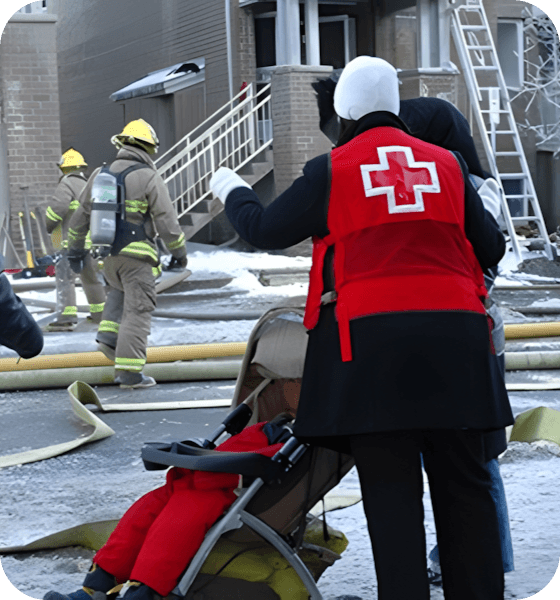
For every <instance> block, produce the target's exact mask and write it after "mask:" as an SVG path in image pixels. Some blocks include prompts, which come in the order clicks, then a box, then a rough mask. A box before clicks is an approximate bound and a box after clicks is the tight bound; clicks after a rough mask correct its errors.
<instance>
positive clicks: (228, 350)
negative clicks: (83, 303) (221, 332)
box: [0, 342, 247, 372]
mask: <svg viewBox="0 0 560 600" xmlns="http://www.w3.org/2000/svg"><path fill="white" fill-rule="evenodd" d="M246 349H247V342H229V343H222V344H193V345H191V346H157V347H155V348H148V351H147V357H148V363H171V362H175V361H177V360H198V359H201V358H220V357H225V356H240V355H243V354H245V350H246ZM112 365H113V363H112V362H111V361H110V360H109V359H108V358H106V357H105V355H103V354H102V353H101V352H76V353H73V354H50V355H45V356H36V357H35V358H30V359H29V360H20V361H19V363H18V362H17V359H16V358H1V359H0V372H7V371H36V370H39V371H40V370H43V369H68V368H80V367H106V366H112Z"/></svg>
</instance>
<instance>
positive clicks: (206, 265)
mask: <svg viewBox="0 0 560 600" xmlns="http://www.w3.org/2000/svg"><path fill="white" fill-rule="evenodd" d="M305 266H309V259H308V258H300V257H295V258H293V257H292V258H289V257H284V256H279V255H268V254H262V253H254V254H251V253H239V252H233V251H224V250H219V251H214V252H207V251H204V250H203V249H202V250H199V251H196V252H191V253H190V254H189V268H190V269H191V270H192V271H193V276H192V278H191V279H192V280H199V279H210V278H215V279H218V278H220V277H222V278H226V277H227V278H231V279H232V281H231V282H230V283H228V284H227V285H224V286H222V287H220V288H219V291H220V294H216V293H215V292H216V290H211V289H209V290H197V291H196V292H194V291H193V292H184V293H181V294H169V295H166V298H168V299H169V298H170V297H173V298H174V300H175V301H176V303H177V305H178V306H179V305H180V306H182V307H183V308H185V307H186V306H188V309H186V310H191V311H192V312H200V311H202V310H206V311H208V312H215V311H218V310H221V311H224V312H226V311H232V310H242V309H243V310H248V309H252V308H254V309H259V310H261V309H262V310H264V309H266V308H269V307H270V306H273V305H275V304H278V303H282V302H284V303H285V302H287V301H288V302H289V301H294V300H295V299H299V298H300V297H302V296H304V295H305V293H306V286H305V285H303V284H301V283H294V284H291V285H284V286H277V287H263V286H262V285H261V284H260V283H259V281H258V278H257V277H256V275H255V274H254V271H255V270H258V269H260V268H284V267H291V268H301V267H305ZM530 279H531V277H527V276H525V275H520V276H519V277H517V274H515V273H509V274H507V283H508V284H511V283H512V282H513V283H515V282H517V283H518V284H519V285H520V286H521V285H526V284H528V283H529V280H530ZM535 279H536V278H534V279H533V280H535ZM544 281H547V280H545V279H542V278H541V279H540V280H539V283H540V282H544ZM548 281H549V280H548ZM524 293H526V292H525V290H524ZM80 294H81V291H80ZM21 296H22V297H24V296H27V297H35V298H42V299H48V300H54V290H53V291H46V292H27V293H25V294H21ZM531 298H532V297H531ZM167 301H168V300H166V302H167ZM78 302H79V303H85V299H84V298H79V299H78ZM504 302H505V301H504ZM531 302H535V303H541V304H542V303H543V302H548V304H549V305H554V304H555V302H558V295H556V298H555V297H550V294H549V295H548V296H547V295H546V294H544V293H543V294H542V295H535V296H534V298H533V299H532V300H531ZM507 303H508V302H505V304H507ZM524 303H525V300H524ZM522 320H523V319H522ZM531 320H533V319H532V318H531ZM540 320H542V319H540ZM254 323H255V321H254V320H241V321H228V322H225V321H192V320H189V321H185V320H172V319H154V322H153V331H152V335H151V336H150V340H149V344H150V345H154V346H159V345H172V344H184V343H207V342H226V341H244V340H246V339H247V337H248V335H249V333H250V331H251V329H252V327H253V326H254ZM541 342H542V341H541ZM551 343H552V344H553V343H554V342H551ZM556 343H557V342H556ZM88 350H95V344H94V341H93V334H92V333H91V332H82V333H75V332H73V333H56V334H48V335H47V336H46V346H45V350H44V353H46V354H48V353H56V352H59V353H60V352H74V351H88ZM0 356H13V353H11V352H10V351H9V350H7V349H0ZM536 377H538V380H539V381H542V380H550V379H558V378H560V370H552V371H539V372H538V373H529V372H519V373H508V379H509V380H511V381H513V380H520V379H529V380H530V379H535V378H536ZM233 384H234V382H233V381H223V382H183V383H176V384H165V385H160V386H157V388H154V390H158V392H157V393H158V394H159V395H161V396H162V397H164V396H165V397H166V398H167V397H170V396H171V395H172V396H173V398H172V399H177V398H178V397H179V395H180V397H181V399H191V398H192V399H195V398H197V399H198V398H210V397H215V398H224V397H230V395H231V394H232V393H233ZM98 393H99V395H100V397H101V398H102V401H103V400H105V399H107V398H109V397H115V395H116V394H117V393H118V392H117V391H116V389H115V388H113V387H111V386H102V387H99V388H98ZM140 393H145V392H140ZM154 393H156V392H155V391H154ZM510 400H511V403H512V407H513V410H514V414H519V413H520V412H523V411H525V410H528V409H529V408H533V407H536V406H547V407H550V408H554V409H556V410H560V390H559V391H550V392H516V393H512V394H510ZM68 413H69V407H68V401H67V395H66V392H65V390H49V391H46V392H45V391H33V392H5V393H0V420H1V421H2V422H3V424H4V428H6V427H9V429H10V431H6V430H4V432H0V455H3V454H9V453H12V452H15V451H19V450H21V449H22V448H28V447H36V446H35V444H38V445H39V446H41V445H45V444H43V443H42V439H43V437H44V436H45V435H46V436H47V437H48V435H53V436H54V438H56V439H53V440H51V441H50V442H49V443H56V442H59V441H63V439H59V438H64V436H69V437H72V435H73V433H74V432H75V431H76V430H79V427H78V426H77V425H76V423H75V422H74V420H73V418H72V417H71V416H69V414H68ZM224 414H225V409H204V410H193V411H187V410H181V411H165V412H157V413H128V414H126V415H123V414H120V415H118V414H107V415H103V417H102V418H103V420H105V421H106V422H107V423H108V424H109V425H110V426H111V427H113V428H114V429H115V431H116V432H117V433H116V435H115V436H113V437H111V438H108V439H106V440H102V441H100V442H97V443H95V444H91V445H89V446H84V447H82V448H80V449H78V450H76V451H74V452H72V453H69V454H66V455H63V456H60V457H57V458H53V459H50V460H47V461H42V462H39V463H33V464H28V465H22V466H19V467H10V468H6V469H2V470H0V490H2V493H1V494H0V546H8V545H16V544H24V543H28V542H30V541H32V540H34V539H37V538H40V537H43V536H44V535H46V534H48V533H53V532H55V531H59V530H61V529H65V528H67V527H71V526H73V525H77V524H79V523H83V522H87V521H94V520H102V519H111V518H118V517H119V516H120V515H121V514H122V513H123V512H124V511H125V510H126V509H127V508H128V507H129V506H130V504H131V503H132V502H133V501H134V500H135V499H136V498H138V497H139V496H141V495H142V494H144V493H145V492H147V491H149V490H150V489H153V488H154V487H156V486H158V485H160V484H161V482H162V480H163V477H162V473H161V472H147V471H145V470H144V469H143V466H142V463H141V460H140V458H139V449H140V446H141V444H142V442H143V441H146V440H150V439H164V438H165V437H167V438H168V439H176V438H178V437H179V436H183V437H187V436H188V435H197V436H201V435H204V429H206V428H211V427H212V426H213V425H214V424H216V423H218V422H219V421H220V420H221V419H222V418H223V416H224ZM32 421H33V422H32ZM201 430H202V431H201ZM191 431H192V433H191ZM47 434H48V435H47ZM162 436H163V437H162ZM40 442H41V443H40ZM559 450H560V448H559V447H558V446H557V445H555V444H552V443H548V444H543V443H534V444H524V443H519V442H514V443H510V445H509V448H508V451H507V452H506V453H505V454H504V455H503V456H502V458H501V472H502V477H503V479H504V485H505V489H506V495H507V499H508V506H509V514H510V521H511V529H512V537H513V544H514V554H515V567H516V569H515V571H514V572H513V573H509V574H507V575H506V596H505V598H506V599H508V600H509V599H513V598H516V599H518V598H528V597H532V596H533V595H534V594H537V593H538V592H539V591H540V590H542V589H543V588H544V587H545V586H546V585H547V584H548V583H549V582H550V580H551V579H552V577H553V576H554V574H555V572H556V570H557V568H558V565H559V560H560V485H558V482H559V481H560V452H558V451H559ZM339 488H340V490H344V491H350V492H353V493H358V492H359V482H358V478H357V475H356V473H355V471H354V470H352V471H351V472H350V473H349V474H348V475H347V476H346V477H345V478H344V479H343V481H342V482H341V484H340V486H339ZM425 511H426V532H427V545H428V548H431V547H432V545H433V544H435V527H434V522H433V513H432V511H431V506H430V500H429V488H428V485H427V482H426V494H425ZM327 520H328V523H329V525H331V526H332V527H334V528H336V529H340V530H341V531H343V532H344V533H345V534H346V536H347V537H348V539H349V542H350V544H349V547H348V549H347V550H346V552H345V553H344V554H343V556H342V559H341V560H340V561H338V562H337V563H335V565H334V566H333V567H331V568H329V569H327V571H326V572H325V574H324V575H323V577H322V578H321V580H320V582H319V589H320V591H321V593H322V594H323V597H324V600H376V598H377V592H376V580H375V573H374V567H373V561H372V558H371V549H370V542H369V538H368V535H367V529H366V527H365V520H364V516H363V510H362V505H361V503H360V504H357V505H355V506H352V507H349V508H346V509H343V510H339V511H335V512H332V513H330V514H329V515H328V517H327ZM91 556H92V552H91V551H88V550H85V549H83V548H79V547H74V548H66V549H59V550H53V551H46V552H35V553H28V554H18V555H9V556H4V557H2V560H1V566H2V568H3V569H4V571H5V573H6V575H7V577H8V579H9V581H10V582H11V584H13V586H15V588H16V589H17V590H20V591H21V592H23V593H24V594H26V596H24V595H22V594H20V593H18V592H17V591H16V589H14V588H13V587H11V585H10V584H8V583H5V582H4V583H3V582H2V578H1V577H0V592H1V595H0V598H1V599H2V600H4V598H6V600H13V599H15V598H18V597H19V598H26V597H31V598H37V599H40V598H42V597H43V595H44V594H45V592H46V591H48V590H49V589H58V590H61V591H65V592H70V591H74V590H76V589H78V588H79V586H80V585H81V581H82V579H83V576H84V574H85V572H86V571H87V569H88V568H89V564H90V560H91ZM395 568H396V569H400V570H402V572H403V576H406V565H395ZM432 598H434V599H439V598H443V594H442V593H441V590H440V589H439V588H432ZM558 598H560V571H559V573H558V575H557V576H556V591H552V590H545V592H543V593H542V594H539V595H537V596H535V599H536V600H553V599H555V600H558Z"/></svg>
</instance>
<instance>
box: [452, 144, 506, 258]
mask: <svg viewBox="0 0 560 600" xmlns="http://www.w3.org/2000/svg"><path fill="white" fill-rule="evenodd" d="M454 154H455V156H456V158H457V160H458V161H459V164H460V165H461V170H462V171H463V179H464V180H465V234H466V236H467V239H468V240H469V241H470V243H471V244H472V247H473V249H474V253H475V255H476V258H477V259H478V262H479V263H480V266H481V267H482V268H483V269H485V270H487V269H489V268H490V267H494V266H496V265H497V264H498V263H499V262H500V260H501V258H502V257H503V255H504V254H505V251H506V241H505V238H504V235H503V233H502V231H501V229H500V227H499V225H498V223H497V222H496V219H494V217H493V216H492V215H491V214H490V213H489V212H488V211H487V210H486V209H485V208H484V205H483V204H482V200H481V199H480V196H479V195H478V193H477V191H476V190H475V188H474V186H473V184H472V183H471V181H470V179H469V171H468V169H467V165H466V164H465V161H464V160H463V158H462V157H461V155H460V154H458V153H457V152H454Z"/></svg>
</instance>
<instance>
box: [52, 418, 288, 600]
mask: <svg viewBox="0 0 560 600" xmlns="http://www.w3.org/2000/svg"><path fill="white" fill-rule="evenodd" d="M292 416H293V415H292ZM282 418H283V415H279V417H277V418H276V419H274V420H272V421H270V422H269V423H257V424H256V425H252V426H250V427H246V428H245V429H244V430H243V431H242V432H241V433H239V434H237V435H233V436H231V437H230V438H228V439H227V440H226V441H225V442H223V443H222V444H220V445H219V446H218V447H217V448H216V450H218V451H220V452H254V453H257V454H261V455H263V456H268V457H272V456H274V455H275V454H276V453H277V452H278V451H279V450H280V448H281V447H282V445H283V443H284V442H285V441H286V436H287V432H286V430H285V429H284V427H283V422H282ZM239 478H240V476H239V475H237V474H235V473H210V472H205V471H190V470H189V469H181V468H178V467H173V468H171V469H169V470H168V471H167V478H166V479H167V481H166V484H165V485H164V486H162V487H160V488H157V489H155V490H152V491H151V492H148V493H147V494H145V495H144V496H142V497H141V498H140V499H139V500H137V501H136V502H135V503H134V504H133V505H132V506H131V507H130V508H129V509H128V510H127V511H126V513H125V514H124V515H123V517H122V518H121V520H120V521H119V523H118V525H117V527H116V529H115V530H114V531H113V533H112V534H111V535H110V537H109V539H108V540H107V543H106V544H105V545H104V546H103V547H102V548H101V549H100V550H99V551H98V552H97V554H96V555H95V556H94V557H93V564H92V567H91V569H90V571H89V573H88V574H87V575H86V577H85V579H84V583H83V588H82V589H80V590H78V591H76V592H72V593H70V594H63V593H60V592H55V591H51V592H47V593H46V594H45V596H44V597H43V600H92V599H93V600H108V599H110V600H113V599H114V598H116V597H117V594H119V593H120V592H121V589H122V588H123V586H124V584H125V583H127V586H126V591H125V592H124V595H123V596H122V598H123V600H163V599H164V598H166V599H167V600H171V599H172V598H176V599H177V600H178V599H179V597H178V596H176V595H175V594H173V593H172V590H173V589H174V588H175V586H176V585H177V582H178V580H179V579H180V577H181V575H182V573H183V572H184V570H185V569H186V567H187V565H188V564H189V562H190V561H191V559H192V558H193V556H194V555H195V554H196V552H197V551H198V549H199V547H200V544H201V543H202V541H203V540H204V536H205V535H206V532H207V531H208V530H209V529H210V527H212V525H213V524H214V523H215V522H216V521H217V520H218V518H219V517H220V516H221V515H222V514H223V513H224V512H225V511H226V510H227V508H228V507H229V506H231V504H233V502H234V501H235V500H236V499H237V495H236V494H235V492H234V490H235V488H237V487H238V485H239Z"/></svg>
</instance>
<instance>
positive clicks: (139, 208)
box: [124, 200, 148, 214]
mask: <svg viewBox="0 0 560 600" xmlns="http://www.w3.org/2000/svg"><path fill="white" fill-rule="evenodd" d="M124 204H125V207H126V212H131V213H136V212H137V213H140V214H145V213H146V211H147V210H148V201H147V200H125V201H124Z"/></svg>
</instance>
